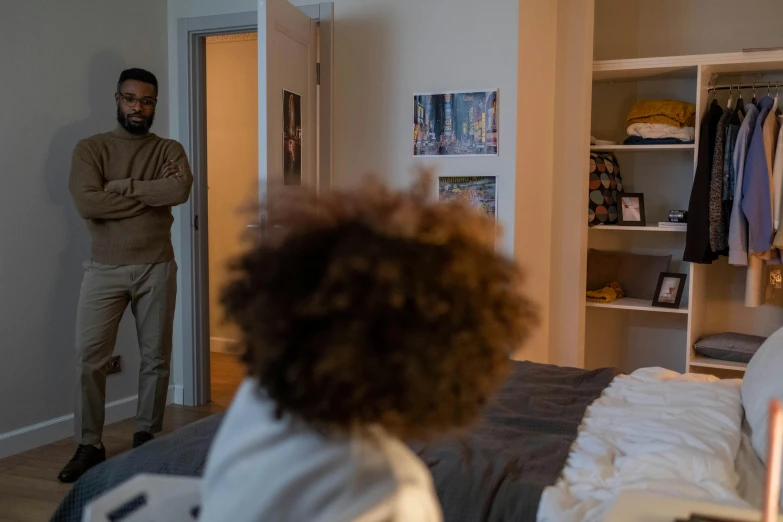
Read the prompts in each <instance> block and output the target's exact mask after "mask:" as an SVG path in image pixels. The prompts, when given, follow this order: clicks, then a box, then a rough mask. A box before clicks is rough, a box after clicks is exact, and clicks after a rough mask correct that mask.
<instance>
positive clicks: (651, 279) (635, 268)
mask: <svg viewBox="0 0 783 522" xmlns="http://www.w3.org/2000/svg"><path fill="white" fill-rule="evenodd" d="M671 261H672V256H671V255H668V256H647V255H642V254H630V253H628V252H607V251H603V250H594V249H590V250H588V251H587V290H588V291H590V290H600V289H601V288H603V287H604V286H606V285H607V284H609V283H611V282H614V281H616V282H618V283H620V286H622V287H623V291H624V292H625V296H626V297H633V298H636V299H646V300H648V301H652V299H653V297H654V296H655V288H656V287H657V286H658V276H659V275H661V272H668V271H669V265H670V264H671Z"/></svg>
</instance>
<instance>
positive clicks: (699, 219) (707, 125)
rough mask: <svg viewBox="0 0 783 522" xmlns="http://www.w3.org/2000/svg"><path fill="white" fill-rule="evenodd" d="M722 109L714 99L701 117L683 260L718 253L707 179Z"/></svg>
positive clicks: (699, 260)
mask: <svg viewBox="0 0 783 522" xmlns="http://www.w3.org/2000/svg"><path fill="white" fill-rule="evenodd" d="M722 116H723V109H722V108H721V107H720V105H718V102H717V101H715V100H713V101H712V103H711V104H710V107H709V109H707V112H706V113H705V114H704V118H702V121H701V128H700V133H699V154H698V159H697V162H696V174H695V175H694V177H693V187H692V188H691V197H690V201H689V202H688V230H687V232H686V233H685V252H684V253H683V261H688V262H690V263H712V262H713V261H714V260H715V259H717V256H716V255H715V254H713V252H712V249H710V180H711V173H712V160H713V157H714V155H713V153H714V151H715V135H716V132H717V130H718V122H719V121H720V119H721V117H722Z"/></svg>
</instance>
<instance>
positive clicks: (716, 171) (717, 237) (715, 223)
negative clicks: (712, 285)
mask: <svg viewBox="0 0 783 522" xmlns="http://www.w3.org/2000/svg"><path fill="white" fill-rule="evenodd" d="M732 114H733V111H732V110H731V109H729V108H728V107H726V108H725V109H723V115H722V116H721V118H720V120H718V127H717V129H716V131H715V150H714V151H713V153H712V154H713V158H712V171H711V173H710V249H711V250H712V252H713V253H715V254H720V253H722V252H723V251H725V250H726V234H725V233H724V230H723V161H724V159H725V158H724V148H725V146H726V125H727V124H728V122H729V119H730V118H731V115H732Z"/></svg>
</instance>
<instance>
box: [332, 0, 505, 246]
mask: <svg viewBox="0 0 783 522" xmlns="http://www.w3.org/2000/svg"><path fill="white" fill-rule="evenodd" d="M518 13H519V6H518V1H517V0H483V1H482V2H480V3H479V4H477V3H476V2H474V1H470V0H450V1H449V2H448V3H446V2H443V1H438V0H406V1H389V0H336V1H335V29H334V31H335V32H334V44H335V49H334V54H335V58H334V60H335V64H336V67H335V85H334V88H335V98H334V100H335V101H334V103H335V107H334V114H335V122H334V132H335V149H334V168H335V183H336V184H337V185H338V186H341V185H342V186H348V185H351V184H354V183H356V182H357V181H358V180H360V179H361V178H362V176H364V175H365V174H367V173H368V172H377V173H379V174H381V175H383V176H385V177H386V179H388V180H389V181H390V182H391V183H394V184H395V185H398V186H402V185H405V184H407V183H408V181H409V180H410V179H411V172H412V169H413V168H414V167H415V166H418V165H426V166H434V167H437V168H438V172H439V173H440V174H443V175H483V174H496V175H498V176H499V180H498V183H499V190H498V216H499V221H500V222H501V223H502V225H503V226H504V227H505V235H504V237H503V240H502V243H501V245H502V248H503V249H504V250H505V251H506V252H508V253H512V252H513V245H514V224H515V223H514V191H515V187H516V180H515V170H516V153H517V151H516V148H517V138H516V136H517V123H516V115H517V71H516V66H515V64H516V51H517V30H518ZM489 27H491V31H487V29H486V28H489ZM436 28H437V30H435V29H436ZM485 88H487V89H491V88H499V89H500V94H499V99H498V107H499V124H500V128H499V133H500V143H499V151H500V154H499V156H498V157H493V158H444V159H423V158H417V159H416V160H414V159H413V158H412V157H411V155H412V150H411V149H412V147H411V144H412V136H411V120H412V116H413V114H412V94H413V93H414V92H432V91H438V90H461V89H485Z"/></svg>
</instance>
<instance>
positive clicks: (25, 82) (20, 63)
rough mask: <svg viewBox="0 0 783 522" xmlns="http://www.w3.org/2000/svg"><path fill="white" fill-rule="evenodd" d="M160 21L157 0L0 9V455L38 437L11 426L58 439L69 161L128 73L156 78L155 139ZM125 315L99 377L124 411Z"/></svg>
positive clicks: (162, 50)
mask: <svg viewBox="0 0 783 522" xmlns="http://www.w3.org/2000/svg"><path fill="white" fill-rule="evenodd" d="M139 13H143V16H142V17H139V16H138V15H139ZM165 19H166V12H165V5H163V4H162V3H160V2H159V1H158V0H139V1H138V2H136V3H134V4H133V6H132V7H131V8H130V11H129V10H128V6H125V5H123V4H120V3H116V2H106V1H103V0H73V1H70V2H48V1H45V0H28V1H25V2H3V3H2V7H0V47H2V49H3V54H2V58H0V70H2V71H3V73H2V82H0V99H2V100H4V103H3V115H2V118H0V173H2V179H3V187H2V189H0V360H2V363H1V364H0V383H2V387H3V390H5V391H6V393H4V394H2V395H0V456H2V454H3V453H5V452H7V451H14V450H13V449H11V450H9V448H10V447H11V446H14V447H15V448H16V449H17V450H18V449H19V448H24V447H30V445H31V444H34V443H35V441H36V440H37V439H36V437H37V436H38V435H39V434H40V432H39V431H33V432H24V433H10V434H9V432H14V430H19V429H23V428H25V427H29V426H31V425H36V424H37V423H43V422H48V421H52V419H54V421H52V422H50V423H49V424H47V425H46V427H45V429H44V428H42V427H40V426H39V427H40V428H41V429H43V430H44V431H45V432H46V434H47V435H45V436H44V439H45V438H46V437H52V436H56V437H58V438H62V437H67V436H69V434H70V431H71V427H70V426H71V425H72V417H71V415H72V413H73V411H74V401H73V397H74V386H73V382H74V325H75V318H76V303H77V299H78V296H79V287H80V282H81V277H82V268H81V264H82V262H83V261H85V260H86V259H88V258H89V246H90V240H89V236H88V233H87V229H86V226H85V223H84V221H83V220H82V219H80V218H79V216H78V215H77V214H76V211H75V210H74V207H73V204H72V202H71V198H70V195H69V193H68V172H69V166H70V155H71V151H72V149H73V147H74V145H75V144H76V142H77V141H78V140H79V139H81V138H84V137H87V136H89V135H91V134H95V133H98V132H104V131H107V130H111V129H112V128H114V126H115V124H116V119H115V110H116V109H115V105H114V98H113V93H114V92H115V90H116V81H117V77H118V76H119V73H120V71H121V70H122V69H123V68H125V67H129V66H139V67H145V68H148V69H151V70H152V71H153V72H155V73H156V74H157V75H158V78H159V80H160V82H161V86H162V89H163V91H162V92H163V96H162V98H163V100H162V101H161V103H160V105H159V107H158V114H159V117H158V119H157V122H156V124H155V127H154V130H155V131H156V132H157V133H159V134H162V135H164V136H165V135H167V133H168V127H169V126H168V118H167V115H168V111H169V104H168V103H167V102H166V98H167V96H166V95H165V94H166V93H167V87H166V84H167V77H168V71H167V68H166V24H165ZM127 319H128V318H127V317H126V319H125V321H124V322H123V325H122V329H121V333H120V336H119V339H118V343H117V350H116V352H117V353H119V354H120V355H122V356H123V362H124V364H125V368H124V371H123V373H122V374H120V375H117V376H112V377H110V378H109V383H108V391H107V399H108V401H117V400H120V401H121V402H122V404H125V406H131V407H126V408H125V410H124V411H125V412H126V413H128V412H129V414H131V415H132V414H134V413H135V407H132V404H131V402H132V397H133V396H134V395H135V394H136V382H137V377H136V376H137V373H138V348H137V345H136V338H135V333H134V331H133V328H132V327H131V326H132V325H131V324H130V323H129V321H128V320H127ZM125 399H127V400H125ZM128 401H131V402H128ZM47 430H48V431H47ZM41 440H43V439H41Z"/></svg>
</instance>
